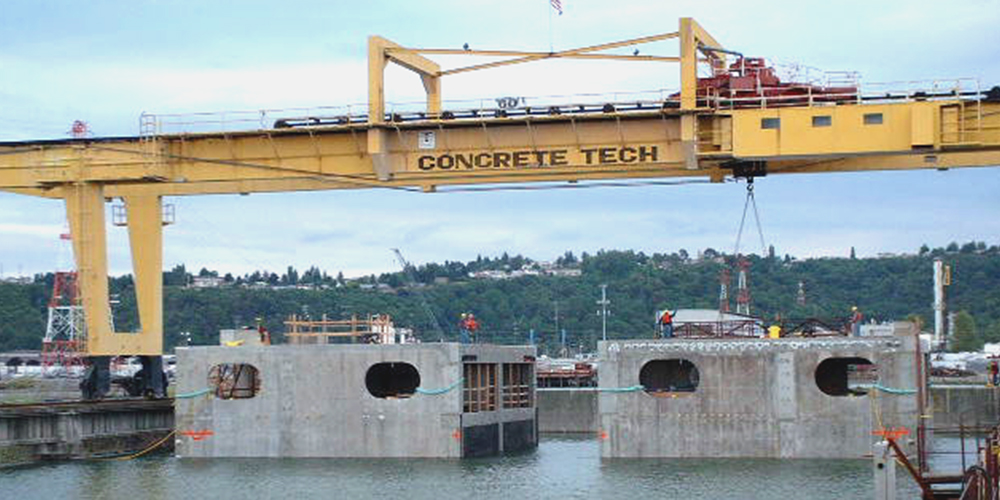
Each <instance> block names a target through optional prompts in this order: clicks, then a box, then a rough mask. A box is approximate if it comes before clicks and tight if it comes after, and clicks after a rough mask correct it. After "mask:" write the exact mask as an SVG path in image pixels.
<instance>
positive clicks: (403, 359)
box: [175, 343, 538, 458]
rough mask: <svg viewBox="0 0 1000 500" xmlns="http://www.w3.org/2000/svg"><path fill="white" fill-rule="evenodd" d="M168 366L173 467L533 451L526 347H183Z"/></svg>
mask: <svg viewBox="0 0 1000 500" xmlns="http://www.w3.org/2000/svg"><path fill="white" fill-rule="evenodd" d="M177 358H178V363H177V367H178V368H177V373H178V377H177V379H178V382H177V385H178V388H177V393H178V394H179V395H181V396H184V397H180V396H179V397H178V399H177V401H176V405H175V423H176V430H177V440H176V453H177V456H179V457H453V458H460V457H474V456H488V455H496V454H500V453H504V452H511V451H518V450H525V449H532V448H534V447H535V446H536V445H537V443H538V433H537V427H536V408H535V374H534V366H535V348H534V347H510V346H491V345H463V344H456V343H439V344H405V345H302V346H295V345H281V346H264V347H191V348H179V349H178V350H177ZM206 391H207V394H204V395H201V394H200V393H204V392H206Z"/></svg>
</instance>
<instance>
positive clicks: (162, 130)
mask: <svg viewBox="0 0 1000 500" xmlns="http://www.w3.org/2000/svg"><path fill="white" fill-rule="evenodd" d="M852 81H853V80H852V77H845V80H844V81H842V82H841V81H837V80H833V79H828V80H827V81H826V85H824V86H817V85H814V84H811V83H801V84H790V85H788V86H782V87H760V88H758V89H756V90H755V91H753V95H746V91H737V90H731V89H721V90H720V89H709V90H710V92H708V93H707V94H706V95H701V96H699V98H698V104H699V109H700V110H703V111H722V112H724V111H726V110H734V109H747V108H760V109H768V108H781V107H790V106H807V107H813V106H829V105H835V104H859V105H863V104H888V103H898V102H913V101H940V100H948V101H951V100H961V101H965V102H967V103H969V105H973V104H978V103H979V102H980V101H981V100H982V98H983V97H984V92H983V91H982V89H981V88H980V86H979V82H978V81H977V80H975V79H969V78H958V79H950V80H921V81H901V82H889V83H866V84H864V85H862V86H856V84H852ZM841 85H845V86H841ZM827 88H829V89H834V90H837V91H833V92H831V91H826V90H825V89H827ZM841 89H843V90H841ZM789 91H793V93H789ZM444 104H445V106H444V111H442V112H441V113H440V114H432V113H428V112H426V111H425V110H424V109H423V107H424V106H425V103H424V102H422V101H421V102H416V101H413V102H400V103H387V105H386V109H387V110H386V114H385V117H384V119H385V120H386V122H388V123H400V122H420V121H438V120H483V119H503V118H508V119H517V118H521V119H526V118H531V117H538V116H558V115H581V114H629V113H635V112H654V111H661V110H673V109H679V108H680V94H679V92H678V91H676V90H672V89H659V90H642V91H627V92H611V93H587V94H572V95H546V96H530V97H526V96H500V97H492V98H476V99H460V100H450V101H445V102H444ZM368 122H369V116H368V104H366V103H361V104H348V105H341V106H314V107H291V108H268V109H256V110H235V111H212V112H194V113H143V114H142V115H141V117H140V137H141V138H143V139H145V140H151V139H152V138H155V137H156V136H158V135H169V134H186V133H213V132H238V131H253V130H271V129H275V128H290V127H335V126H349V125H365V124H367V123H368Z"/></svg>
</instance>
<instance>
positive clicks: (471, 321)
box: [458, 313, 479, 344]
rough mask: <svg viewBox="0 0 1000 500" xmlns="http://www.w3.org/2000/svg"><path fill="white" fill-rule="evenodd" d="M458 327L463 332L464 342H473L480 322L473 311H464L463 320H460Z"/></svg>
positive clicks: (462, 339) (462, 338)
mask: <svg viewBox="0 0 1000 500" xmlns="http://www.w3.org/2000/svg"><path fill="white" fill-rule="evenodd" d="M458 329H459V331H460V332H461V341H462V343H463V344H471V343H473V342H475V340H476V330H479V322H478V321H476V316H475V315H473V314H472V313H462V320H461V321H459V322H458Z"/></svg>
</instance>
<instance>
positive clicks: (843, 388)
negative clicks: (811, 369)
mask: <svg viewBox="0 0 1000 500" xmlns="http://www.w3.org/2000/svg"><path fill="white" fill-rule="evenodd" d="M876 382H878V371H877V367H876V366H875V365H874V364H872V362H871V361H869V360H867V359H865V358H860V357H849V358H827V359H824V360H823V361H821V362H820V364H819V365H818V366H817V367H816V387H819V390H821V391H823V394H826V395H828V396H858V395H863V394H867V393H868V390H869V387H870V386H871V385H872V384H874V383H876Z"/></svg>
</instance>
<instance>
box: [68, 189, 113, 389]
mask: <svg viewBox="0 0 1000 500" xmlns="http://www.w3.org/2000/svg"><path fill="white" fill-rule="evenodd" d="M63 197H64V199H65V200H66V216H67V219H68V220H69V227H70V232H71V233H72V236H73V254H74V256H75V258H76V269H77V276H78V278H77V280H78V284H79V286H80V295H81V297H83V311H84V317H85V318H86V321H87V328H86V331H87V346H86V347H87V354H88V357H87V364H88V367H87V372H86V374H85V375H84V378H83V380H82V381H81V382H80V389H81V391H82V392H83V397H84V399H99V398H102V397H104V396H105V395H106V394H107V393H108V391H109V390H110V388H111V374H110V373H109V366H108V365H109V362H110V360H111V356H110V355H104V354H102V355H95V349H98V348H99V347H100V346H101V342H102V339H104V338H107V337H108V336H109V335H110V334H111V316H110V315H111V310H110V308H109V307H108V256H107V239H106V235H105V229H104V224H105V220H104V189H103V187H102V186H101V185H100V184H95V183H88V182H81V183H77V184H72V185H69V186H66V187H64V188H63Z"/></svg>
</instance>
